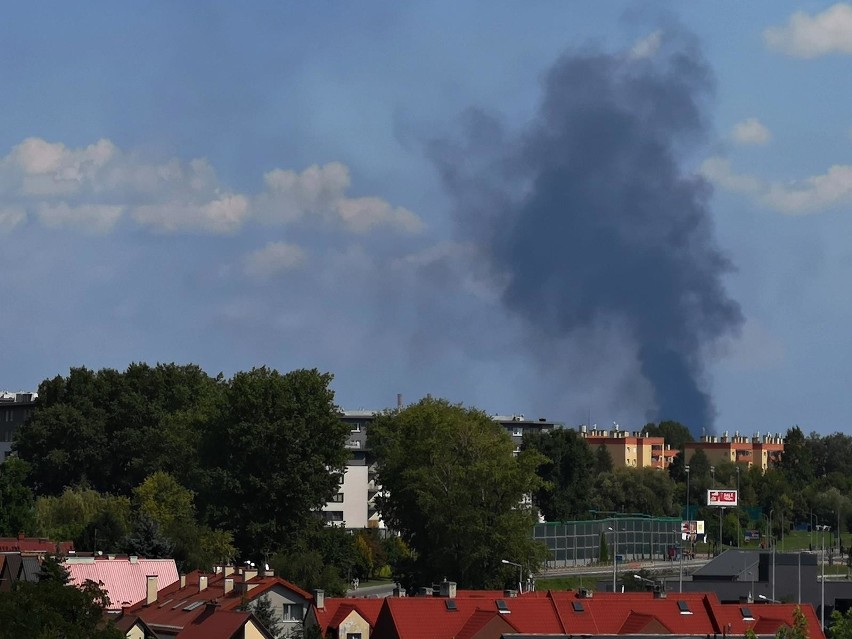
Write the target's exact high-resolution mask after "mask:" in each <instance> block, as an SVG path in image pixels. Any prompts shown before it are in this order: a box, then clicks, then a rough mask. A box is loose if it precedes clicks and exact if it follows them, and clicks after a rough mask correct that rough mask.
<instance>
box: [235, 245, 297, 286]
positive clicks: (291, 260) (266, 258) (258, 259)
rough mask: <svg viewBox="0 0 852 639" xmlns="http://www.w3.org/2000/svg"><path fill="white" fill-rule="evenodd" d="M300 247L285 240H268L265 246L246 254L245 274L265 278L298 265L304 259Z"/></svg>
mask: <svg viewBox="0 0 852 639" xmlns="http://www.w3.org/2000/svg"><path fill="white" fill-rule="evenodd" d="M305 257H306V256H305V252H304V251H303V250H302V249H301V247H299V246H297V245H295V244H287V243H286V242H270V243H269V244H267V245H266V246H265V247H263V248H262V249H260V250H257V251H255V252H254V253H251V254H249V255H248V256H246V259H245V266H244V271H245V273H246V275H248V276H250V277H256V278H266V277H270V276H272V275H275V274H277V273H281V272H283V271H289V270H291V269H293V268H296V267H298V266H300V265H301V264H302V263H303V262H304V261H305Z"/></svg>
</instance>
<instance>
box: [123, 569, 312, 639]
mask: <svg viewBox="0 0 852 639" xmlns="http://www.w3.org/2000/svg"><path fill="white" fill-rule="evenodd" d="M142 584H143V587H144V588H145V589H144V591H143V597H142V599H140V600H139V601H137V602H135V603H134V604H133V605H130V606H126V607H125V608H124V609H123V610H122V615H133V616H136V617H139V618H140V619H142V620H143V621H144V622H145V623H146V624H147V625H148V626H149V627H150V628H151V629H152V630H153V631H154V632H155V633H156V634H157V637H159V638H161V639H162V638H164V637H168V638H171V637H176V636H181V637H182V636H183V635H181V634H179V633H181V632H182V631H184V630H185V629H187V628H189V627H190V626H191V625H192V623H193V622H194V621H195V620H196V619H197V618H199V617H200V616H202V615H203V614H204V612H205V610H207V609H209V608H210V606H213V607H215V608H216V609H217V610H222V611H236V610H237V609H238V608H240V607H242V606H247V607H248V608H249V609H251V608H253V607H254V606H256V605H257V602H258V601H259V600H260V599H261V598H262V597H265V598H266V599H267V600H268V601H269V603H270V604H271V607H272V609H273V611H275V613H276V615H277V617H278V621H279V622H280V623H281V627H282V633H284V634H289V633H290V632H292V631H293V630H294V629H295V628H296V627H297V626H298V624H300V623H301V622H302V621H303V619H304V617H305V613H306V611H307V609H308V607H309V606H310V605H311V603H312V602H313V599H314V598H313V596H312V595H311V594H309V593H307V592H305V591H304V590H302V589H301V588H299V587H298V586H295V585H294V584H291V583H290V582H289V581H286V580H284V579H281V578H280V577H275V576H273V575H258V571H257V570H249V569H243V568H239V569H235V568H234V567H232V566H227V567H225V568H223V569H221V570H219V571H218V572H215V573H212V574H209V573H201V572H199V571H195V572H192V573H190V574H188V575H181V576H180V578H179V579H178V581H176V582H175V583H173V584H171V585H170V586H167V587H165V588H160V589H158V587H157V583H156V580H155V579H154V578H148V579H147V580H144V579H143V581H142Z"/></svg>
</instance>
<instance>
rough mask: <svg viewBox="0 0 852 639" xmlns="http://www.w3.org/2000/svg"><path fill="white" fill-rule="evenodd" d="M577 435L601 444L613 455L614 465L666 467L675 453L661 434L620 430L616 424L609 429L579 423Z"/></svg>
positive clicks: (676, 453) (616, 466) (597, 444)
mask: <svg viewBox="0 0 852 639" xmlns="http://www.w3.org/2000/svg"><path fill="white" fill-rule="evenodd" d="M579 432H580V437H582V438H583V439H584V440H586V443H587V444H588V445H589V446H592V447H594V448H597V447H598V446H603V447H604V448H605V449H606V451H607V452H608V453H609V456H610V457H611V458H612V465H613V467H615V468H659V469H661V470H665V469H666V468H668V467H669V466H670V465H671V463H672V462H673V461H674V458H675V457H677V455H678V452H679V451H678V450H674V449H672V447H671V446H670V445H669V444H666V440H665V439H664V438H663V437H652V436H649V435H648V434H647V433H645V432H641V431H636V432H629V431H626V430H621V429H620V428H619V426H618V424H615V426H614V427H613V429H612V430H611V431H609V430H600V429H598V428H595V427H593V428H592V430H588V428H587V427H586V426H580V429H579Z"/></svg>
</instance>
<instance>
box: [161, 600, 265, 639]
mask: <svg viewBox="0 0 852 639" xmlns="http://www.w3.org/2000/svg"><path fill="white" fill-rule="evenodd" d="M176 637H177V639H274V638H273V636H272V635H271V634H269V632H268V631H267V630H266V628H264V627H263V625H262V624H261V623H260V622H259V621H258V620H257V618H256V617H255V616H254V615H253V614H252V613H251V612H248V611H238V610H220V609H218V608H217V606H216V605H215V604H207V605H205V607H204V608H203V612H202V613H201V614H200V615H198V616H197V617H196V618H195V619H193V620H192V621H191V622H190V623H189V624H188V625H187V626H185V627H184V629H183V630H181V631H180V632H179V633H177V635H176Z"/></svg>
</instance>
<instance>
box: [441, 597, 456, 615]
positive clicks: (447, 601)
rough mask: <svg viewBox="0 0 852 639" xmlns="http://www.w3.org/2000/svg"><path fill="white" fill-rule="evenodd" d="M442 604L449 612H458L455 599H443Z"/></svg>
mask: <svg viewBox="0 0 852 639" xmlns="http://www.w3.org/2000/svg"><path fill="white" fill-rule="evenodd" d="M444 604H445V605H446V606H447V610H449V611H450V612H458V609H459V607H458V606H457V605H456V600H455V599H445V600H444Z"/></svg>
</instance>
